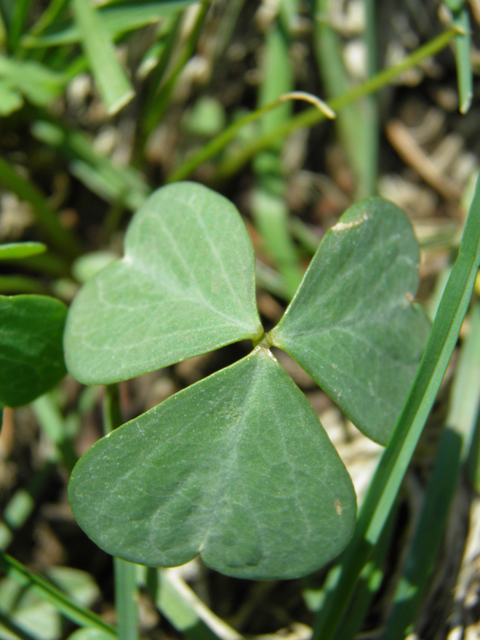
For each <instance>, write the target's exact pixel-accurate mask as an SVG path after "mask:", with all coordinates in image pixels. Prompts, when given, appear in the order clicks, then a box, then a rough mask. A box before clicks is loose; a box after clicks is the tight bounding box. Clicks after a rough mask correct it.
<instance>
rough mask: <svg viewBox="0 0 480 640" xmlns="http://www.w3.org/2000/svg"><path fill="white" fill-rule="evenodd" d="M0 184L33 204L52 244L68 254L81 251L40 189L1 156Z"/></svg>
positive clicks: (36, 214) (40, 223)
mask: <svg viewBox="0 0 480 640" xmlns="http://www.w3.org/2000/svg"><path fill="white" fill-rule="evenodd" d="M0 184H2V185H3V186H4V187H5V188H6V189H9V190H10V191H13V193H15V194H16V195H17V196H18V197H19V198H20V200H26V201H27V202H29V203H30V204H31V205H32V206H33V209H34V213H35V216H36V218H37V222H38V224H39V226H40V227H41V228H42V230H43V231H44V233H45V235H46V236H47V237H48V238H49V239H50V241H51V243H52V244H53V245H55V246H56V247H57V248H58V249H60V250H61V251H62V252H63V253H68V254H70V255H78V254H80V253H82V248H81V246H80V245H79V243H78V241H77V240H76V238H75V237H74V236H73V234H71V233H70V232H69V231H68V230H67V229H66V228H65V227H62V225H61V224H60V222H59V221H58V218H57V214H56V212H55V210H54V209H53V208H52V207H51V206H50V204H49V203H48V202H47V200H46V199H45V197H44V196H43V194H42V193H41V192H40V190H39V189H38V188H37V187H36V186H35V185H34V184H33V183H32V182H30V180H28V179H27V178H24V177H23V176H21V175H20V174H19V173H17V172H16V171H15V170H14V169H13V168H12V167H11V166H10V164H9V163H8V162H7V161H6V160H4V159H3V158H0Z"/></svg>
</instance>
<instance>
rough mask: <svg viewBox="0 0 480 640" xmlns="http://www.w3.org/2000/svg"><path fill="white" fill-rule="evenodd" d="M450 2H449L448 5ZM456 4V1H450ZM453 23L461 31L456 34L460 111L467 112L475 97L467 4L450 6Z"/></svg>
mask: <svg viewBox="0 0 480 640" xmlns="http://www.w3.org/2000/svg"><path fill="white" fill-rule="evenodd" d="M448 4H449V3H448V2H447V5H448ZM450 4H456V3H450ZM450 8H451V11H452V16H453V24H454V25H455V26H456V27H458V28H459V30H460V31H461V33H459V34H458V35H457V36H455V62H456V65H457V84H458V100H459V109H460V113H467V111H468V110H469V109H470V105H471V103H472V97H473V73H472V63H471V61H470V55H471V44H472V32H471V27H470V16H469V14H468V9H467V6H466V4H463V6H461V7H460V8H453V7H450Z"/></svg>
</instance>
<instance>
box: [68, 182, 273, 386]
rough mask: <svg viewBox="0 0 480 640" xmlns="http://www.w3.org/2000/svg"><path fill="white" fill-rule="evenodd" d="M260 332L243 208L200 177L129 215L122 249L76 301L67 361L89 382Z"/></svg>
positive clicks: (152, 367)
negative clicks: (119, 257)
mask: <svg viewBox="0 0 480 640" xmlns="http://www.w3.org/2000/svg"><path fill="white" fill-rule="evenodd" d="M92 309H93V310H94V311H93V313H92ZM262 333H263V330H262V326H261V324H260V320H259V318H258V312H257V309H256V300H255V282H254V256H253V247H252V244H251V241H250V238H249V236H248V233H247V230H246V228H245V225H244V224H243V221H242V219H241V216H240V214H239V213H238V211H237V210H236V208H235V207H234V206H233V205H232V204H231V203H230V202H229V201H228V200H227V199H226V198H223V197H222V196H220V195H219V194H217V193H215V192H213V191H211V190H209V189H207V188H206V187H203V186H202V185H199V184H194V183H177V184H174V185H169V186H168V187H164V188H162V189H159V190H158V191H157V192H156V193H155V194H153V196H151V197H150V199H149V200H148V201H147V202H146V203H145V205H144V206H143V207H142V208H141V209H140V210H139V211H138V212H137V213H136V214H135V216H134V218H133V220H132V222H131V224H130V226H129V228H128V231H127V235H126V238H125V256H124V258H123V259H122V260H118V261H116V262H114V263H112V264H111V265H109V266H108V267H106V268H105V269H104V270H103V271H101V272H100V273H99V274H98V275H97V276H96V277H94V278H93V279H91V280H89V281H88V282H87V284H86V285H85V286H84V287H83V289H82V290H81V292H80V294H79V295H78V297H77V298H76V300H75V301H74V303H73V305H72V307H71V309H70V312H69V316H68V321H67V327H66V332H65V352H66V361H67V367H68V369H69V371H70V372H71V373H72V374H73V375H74V376H75V377H77V378H78V379H79V380H80V381H83V382H85V383H87V384H103V383H110V382H118V381H120V380H125V379H127V378H132V377H134V376H136V375H141V374H143V373H147V372H148V371H153V370H155V369H159V368H160V367H165V366H168V365H170V364H173V363H175V362H179V361H180V360H183V359H185V358H189V357H191V356H194V355H198V354H200V353H205V352H207V351H211V350H212V349H216V348H218V347H220V346H224V345H226V344H230V343H232V342H236V341H238V340H242V339H244V338H251V339H254V338H258V337H259V336H261V335H262Z"/></svg>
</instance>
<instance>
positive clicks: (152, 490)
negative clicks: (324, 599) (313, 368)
mask: <svg viewBox="0 0 480 640" xmlns="http://www.w3.org/2000/svg"><path fill="white" fill-rule="evenodd" d="M69 499H70V504H71V506H72V510H73V512H74V514H75V517H76V519H77V521H78V523H79V525H80V526H81V527H82V529H83V530H84V531H85V532H86V533H87V534H88V535H89V536H90V537H91V538H92V539H93V540H94V541H95V542H96V543H97V544H98V545H99V546H100V547H101V548H102V549H104V550H106V551H107V552H108V553H111V554H112V555H115V556H119V557H121V558H124V559H126V560H129V561H131V562H136V563H139V564H145V565H151V566H164V567H165V566H176V565H179V564H183V563H185V562H187V561H188V560H191V559H192V558H193V557H194V556H195V555H197V554H198V553H201V555H202V557H203V559H204V561H205V562H206V563H207V564H208V565H209V566H211V567H212V568H214V569H216V570H218V571H220V572H222V573H224V574H227V575H231V576H237V577H241V578H252V579H273V578H296V577H299V576H302V575H305V574H308V573H311V572H312V571H314V570H315V569H317V568H319V567H321V566H323V565H324V564H325V563H327V562H328V561H329V560H331V559H332V558H334V557H335V556H336V555H338V553H340V551H342V549H343V548H344V547H345V546H346V544H347V542H348V540H349V538H350V536H351V534H352V531H353V527H354V524H355V511H356V499H355V492H354V489H353V486H352V482H351V480H350V477H349V475H348V473H347V471H346V469H345V467H344V465H343V463H342V462H341V460H340V458H339V456H338V454H337V452H336V450H335V448H334V447H333V445H332V444H331V442H330V440H329V439H328V436H327V435H326V433H325V431H324V430H323V427H322V426H321V424H320V423H319V421H318V418H317V416H316V414H315V412H314V411H313V409H312V408H311V406H310V405H309V403H308V402H307V400H306V398H305V396H304V395H303V394H302V393H301V391H300V390H299V389H298V388H297V387H296V386H295V384H294V383H293V381H292V380H291V379H290V377H289V376H288V375H287V374H286V373H285V371H284V370H283V369H282V368H281V367H280V366H279V365H278V363H277V362H276V360H275V359H274V358H273V356H272V355H271V353H270V352H269V350H268V349H265V348H263V347H260V346H259V347H257V348H256V349H255V350H254V351H253V352H252V353H251V354H250V355H249V356H247V357H246V358H244V359H243V360H240V361H239V362H237V363H235V364H233V365H232V366H230V367H228V368H226V369H223V370H221V371H219V372H218V373H215V374H213V375H211V376H210V377H208V378H205V379H204V380H202V381H200V382H198V383H196V384H194V385H192V386H190V387H188V388H187V389H185V390H184V391H180V392H179V393H177V394H176V395H174V396H172V397H170V398H168V399H167V400H165V401H164V402H163V403H162V404H160V405H158V406H157V407H155V408H154V409H152V410H150V411H148V412H147V413H144V414H143V415H141V416H140V417H139V418H137V419H135V420H132V421H131V422H129V423H127V424H125V425H123V426H121V427H119V428H118V429H116V430H115V431H113V432H112V433H111V434H109V435H108V436H106V437H104V438H102V440H100V441H99V442H97V443H96V444H95V445H94V446H93V447H92V448H91V449H90V450H89V451H87V453H86V454H85V455H84V456H83V457H82V458H81V460H80V462H79V463H78V464H77V466H76V467H75V469H74V472H73V474H72V478H71V480H70V485H69Z"/></svg>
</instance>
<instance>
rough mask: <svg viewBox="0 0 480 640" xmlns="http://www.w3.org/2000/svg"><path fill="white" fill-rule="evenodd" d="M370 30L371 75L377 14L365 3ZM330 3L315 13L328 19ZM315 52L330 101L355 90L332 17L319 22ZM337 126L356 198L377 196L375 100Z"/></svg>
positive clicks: (351, 110)
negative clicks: (350, 168)
mask: <svg viewBox="0 0 480 640" xmlns="http://www.w3.org/2000/svg"><path fill="white" fill-rule="evenodd" d="M364 4H365V11H366V14H367V15H366V23H365V24H366V27H365V33H364V34H363V37H362V41H363V44H364V45H365V47H366V51H367V69H366V72H367V75H368V77H370V76H371V75H373V73H374V70H375V58H376V46H375V11H374V6H373V2H372V0H364ZM330 7H331V3H330V1H329V0H317V1H316V6H315V13H316V14H317V15H320V16H328V14H329V13H330V11H329V9H330ZM314 44H315V52H316V54H317V60H318V64H319V68H320V71H321V75H322V77H323V84H324V86H325V87H326V90H327V94H328V96H329V98H335V97H337V96H341V95H343V94H344V93H346V92H347V91H348V90H349V88H350V87H351V86H352V80H351V79H350V78H349V76H348V74H347V72H346V70H345V67H344V64H343V60H342V46H343V45H342V42H341V39H340V37H339V36H338V34H337V33H336V32H335V30H334V29H333V27H332V26H331V25H330V24H329V23H328V17H327V18H326V19H324V20H316V22H315V42H314ZM335 125H336V128H337V131H338V133H339V136H340V139H341V140H342V143H343V146H344V147H345V150H346V154H347V157H348V158H349V162H350V165H351V167H352V171H353V173H354V175H355V178H356V198H357V199H360V198H366V197H367V196H372V195H375V192H376V178H377V162H378V135H379V134H378V114H377V105H376V100H375V97H374V96H372V95H369V96H364V97H363V98H362V99H361V100H359V101H358V102H357V103H356V104H353V103H352V104H348V105H345V107H344V108H343V109H342V110H341V111H340V112H339V113H338V115H337V118H336V120H335Z"/></svg>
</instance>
